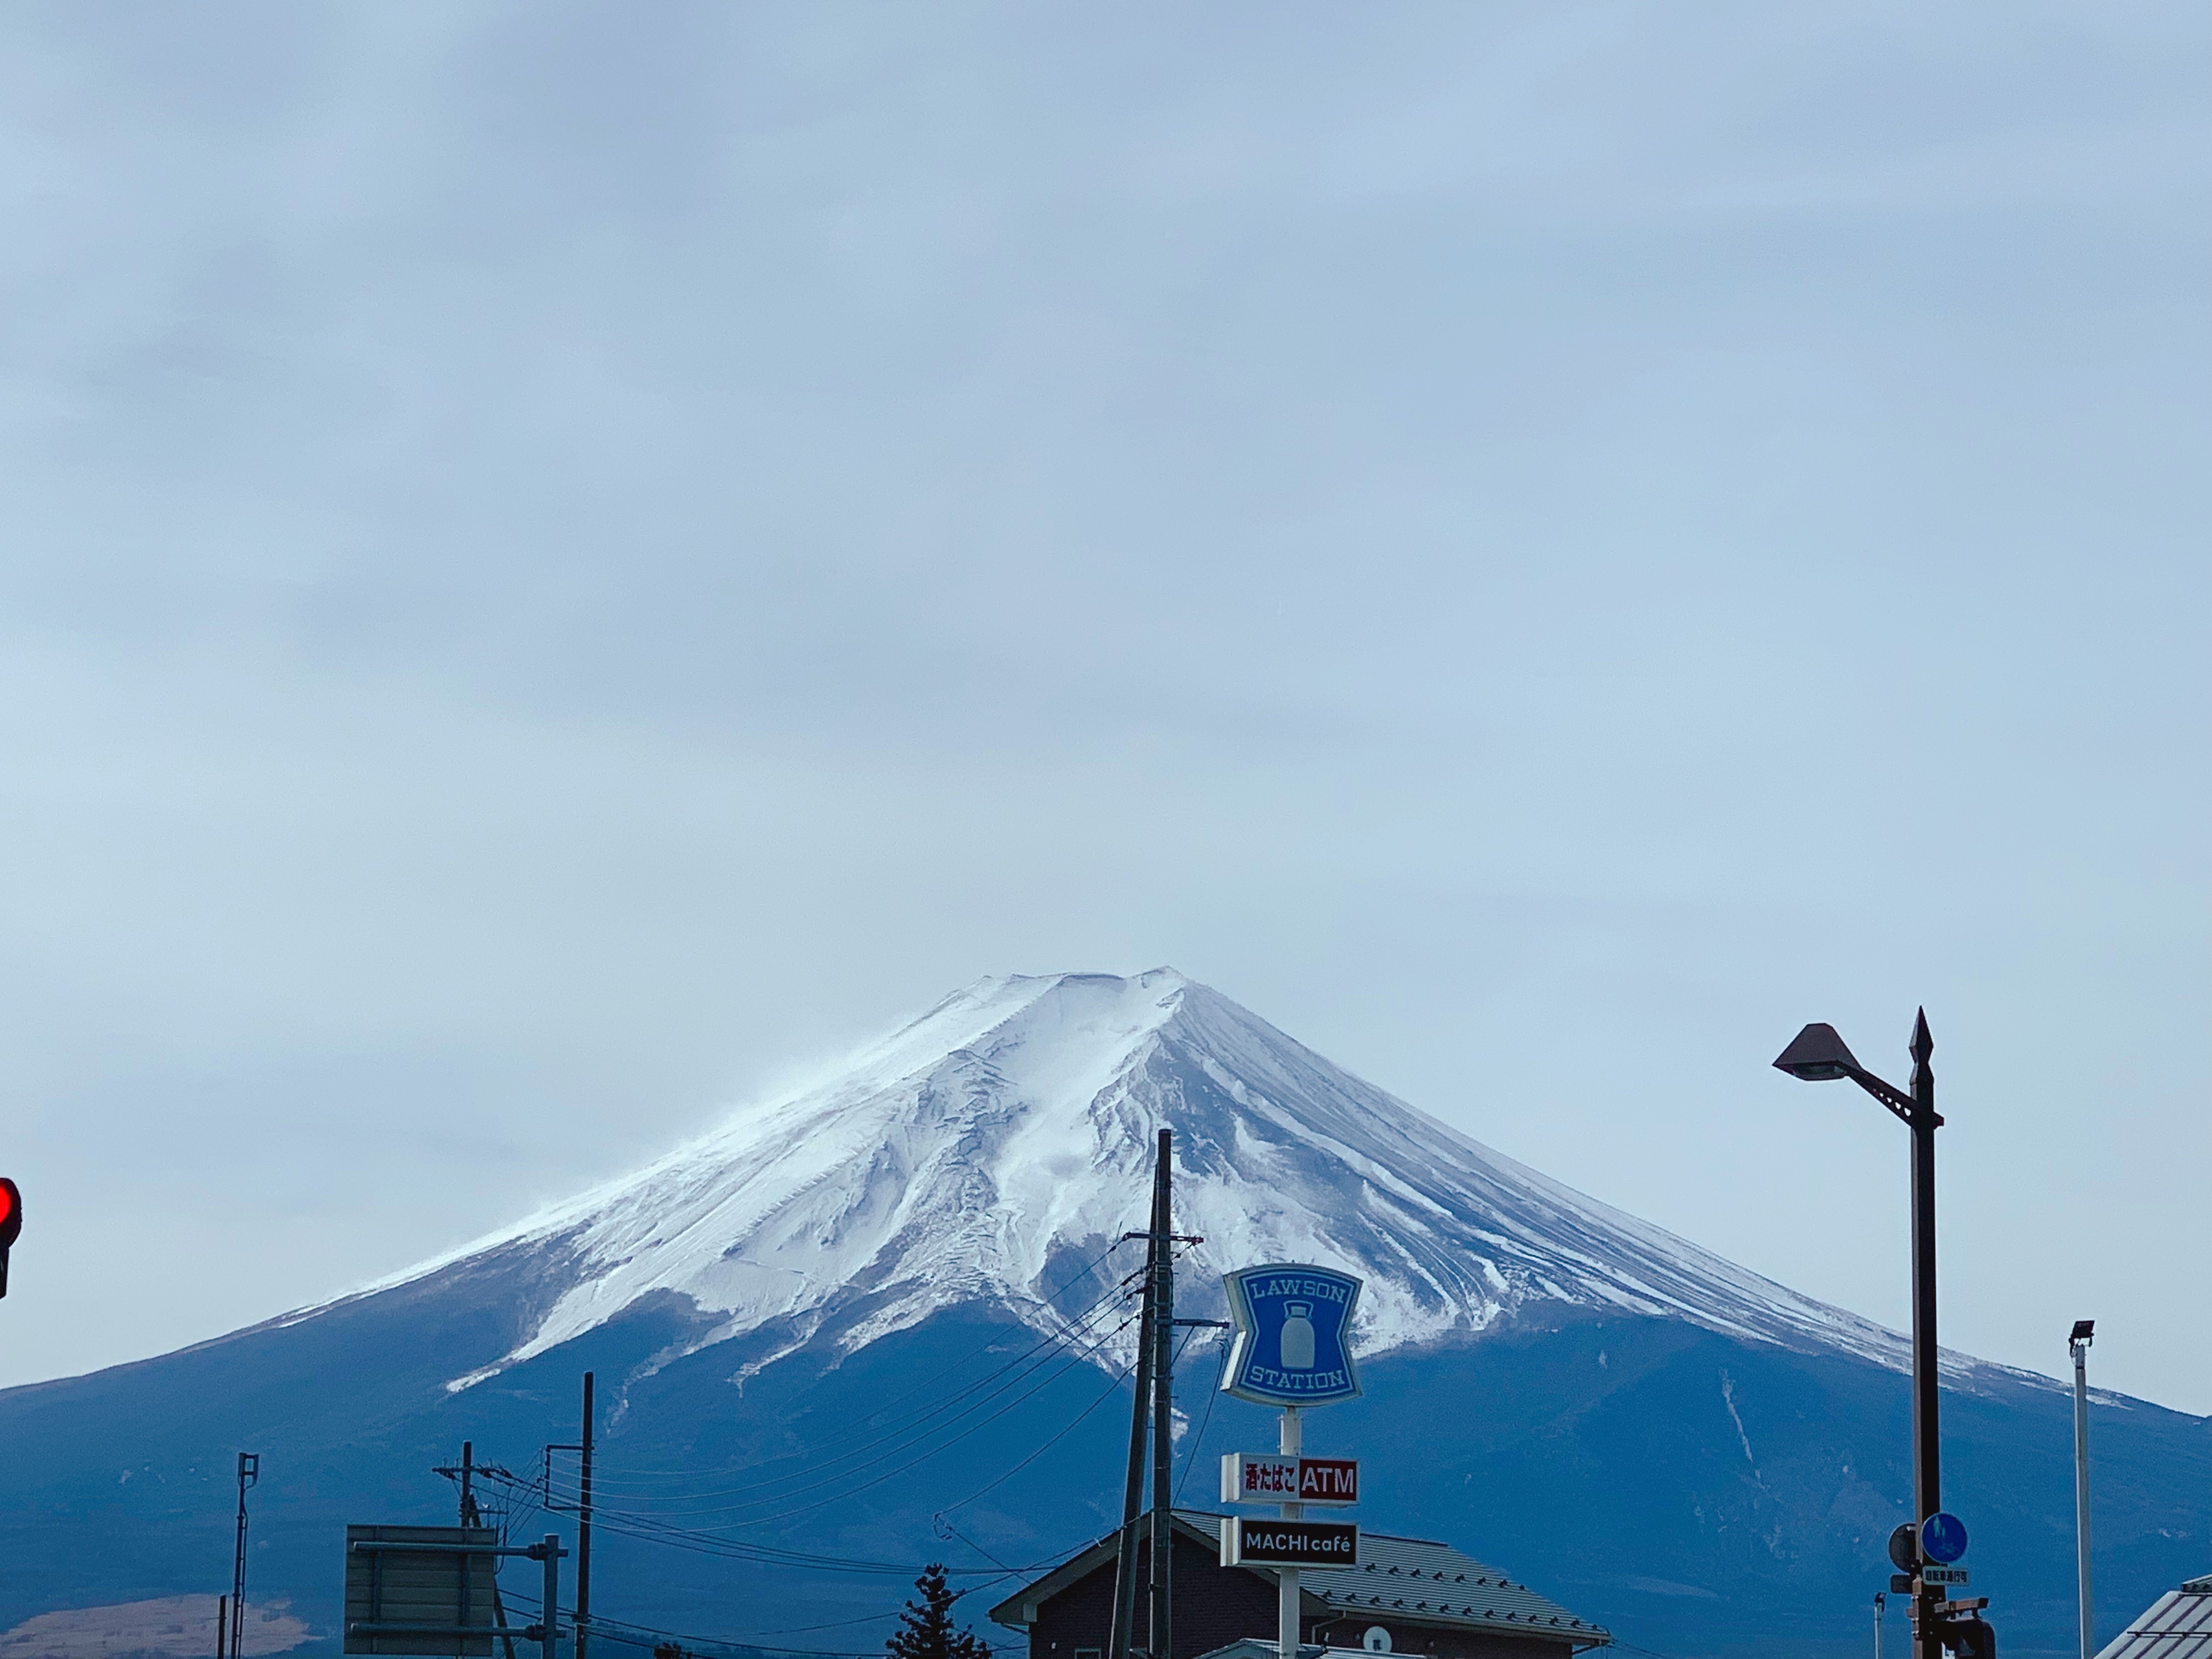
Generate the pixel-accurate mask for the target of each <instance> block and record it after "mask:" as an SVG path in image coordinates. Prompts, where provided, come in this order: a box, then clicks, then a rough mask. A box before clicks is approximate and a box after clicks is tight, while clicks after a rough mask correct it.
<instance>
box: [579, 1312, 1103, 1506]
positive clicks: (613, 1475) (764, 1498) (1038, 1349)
mask: <svg viewBox="0 0 2212 1659" xmlns="http://www.w3.org/2000/svg"><path fill="white" fill-rule="evenodd" d="M1132 1277H1134V1275H1132ZM1119 1289H1120V1287H1118V1286H1113V1287H1109V1288H1108V1289H1107V1290H1106V1291H1104V1292H1103V1293H1102V1294H1101V1295H1100V1296H1099V1297H1097V1299H1096V1300H1094V1301H1093V1302H1092V1303H1091V1304H1090V1305H1089V1306H1088V1307H1085V1309H1083V1310H1081V1311H1080V1312H1079V1313H1077V1314H1074V1315H1073V1316H1068V1323H1067V1327H1066V1329H1064V1330H1060V1331H1048V1332H1046V1333H1044V1334H1042V1336H1041V1337H1040V1338H1039V1339H1038V1340H1037V1341H1036V1342H1035V1343H1034V1344H1033V1345H1031V1346H1030V1347H1029V1348H1028V1349H1026V1350H1025V1351H1024V1352H1022V1353H1019V1354H1018V1355H1016V1356H1015V1357H1014V1358H1012V1359H1010V1360H1008V1361H1007V1362H1006V1364H1003V1365H1001V1366H1000V1367H999V1369H998V1370H995V1371H993V1372H991V1373H990V1374H989V1375H987V1376H983V1377H981V1378H979V1379H978V1380H977V1381H976V1382H975V1383H971V1384H969V1387H968V1388H967V1389H964V1390H963V1391H962V1392H961V1393H960V1394H956V1395H952V1396H951V1397H950V1398H949V1399H946V1400H943V1401H938V1402H937V1403H935V1404H934V1405H932V1406H928V1407H924V1408H922V1409H921V1411H919V1412H912V1413H908V1414H907V1416H906V1418H905V1419H902V1420H901V1421H899V1422H898V1423H897V1424H896V1425H894V1426H892V1427H890V1428H889V1429H886V1430H885V1431H884V1433H882V1434H879V1435H878V1436H877V1437H875V1438H874V1439H872V1440H867V1441H864V1442H862V1443H860V1444H859V1445H857V1446H854V1447H850V1448H848V1449H846V1450H844V1451H842V1452H840V1453H838V1454H837V1455H836V1456H835V1457H833V1458H830V1459H829V1460H828V1461H827V1462H823V1463H817V1464H816V1465H813V1466H812V1467H811V1468H804V1469H798V1470H794V1471H793V1472H792V1473H791V1474H784V1475H775V1476H769V1477H765V1478H763V1479H761V1480H755V1481H751V1482H748V1483H747V1484H746V1485H744V1486H727V1487H723V1488H720V1489H719V1490H717V1491H712V1492H678V1493H671V1494H669V1495H667V1496H665V1497H659V1496H655V1495H653V1494H651V1493H645V1494H638V1493H635V1492H633V1493H630V1494H628V1495H626V1500H625V1501H627V1502H629V1503H632V1504H656V1505H658V1506H659V1507H661V1508H665V1509H671V1510H682V1511H683V1512H685V1513H690V1514H695V1515H712V1514H728V1513H736V1512H738V1511H741V1510H747V1509H757V1508H759V1507H760V1506H761V1505H763V1504H769V1503H775V1502H778V1501H781V1500H780V1499H779V1498H776V1497H775V1496H774V1495H773V1489H774V1488H775V1487H777V1486H789V1485H792V1484H793V1483H794V1482H801V1481H804V1482H808V1483H809V1484H808V1486H803V1487H802V1488H801V1490H802V1491H805V1490H811V1489H812V1488H813V1487H814V1486H819V1485H820V1484H821V1482H822V1480H823V1479H825V1478H827V1479H838V1478H842V1477H838V1476H829V1475H827V1474H825V1472H826V1471H827V1470H829V1469H832V1468H835V1467H836V1465H837V1464H839V1463H843V1462H850V1461H851V1460H852V1459H853V1458H855V1457H858V1456H859V1455H860V1454H861V1453H863V1452H866V1451H871V1450H873V1449H876V1448H877V1447H878V1446H882V1445H884V1444H886V1443H890V1442H891V1441H894V1440H897V1439H899V1438H900V1437H901V1436H902V1435H905V1436H910V1437H909V1438H908V1439H907V1441H906V1442H905V1445H913V1444H915V1443H918V1442H919V1440H920V1439H921V1438H924V1437H927V1434H928V1433H929V1432H932V1431H930V1430H928V1429H927V1428H926V1427H925V1426H924V1425H927V1424H928V1423H929V1422H930V1420H931V1419H933V1418H937V1417H941V1416H943V1415H944V1414H945V1413H946V1412H948V1411H951V1410H952V1409H953V1407H957V1406H958V1405H959V1404H960V1402H961V1401H962V1400H963V1398H964V1397H966V1396H967V1395H973V1394H974V1393H975V1390H976V1389H987V1390H988V1392H987V1394H986V1395H984V1398H986V1399H988V1398H990V1397H991V1396H992V1395H996V1394H998V1393H1001V1392H1003V1391H1004V1390H1005V1389H1006V1388H1011V1387H1013V1386H1016V1385H1018V1383H1020V1382H1021V1381H1022V1380H1023V1376H1022V1375H1021V1374H1020V1373H1021V1372H1022V1371H1023V1368H1024V1367H1029V1366H1030V1361H1031V1360H1033V1359H1036V1357H1037V1356H1038V1355H1040V1354H1047V1353H1048V1350H1051V1349H1053V1348H1054V1347H1057V1346H1065V1345H1066V1344H1068V1343H1069V1342H1071V1341H1073V1340H1079V1338H1081V1337H1082V1335H1083V1334H1084V1332H1085V1327H1086V1326H1087V1324H1088V1323H1089V1322H1091V1320H1092V1319H1093V1318H1095V1317H1097V1316H1098V1315H1099V1313H1100V1311H1101V1310H1102V1309H1103V1308H1104V1306H1105V1304H1107V1303H1108V1302H1109V1300H1111V1299H1112V1298H1113V1297H1115V1294H1116V1292H1117V1291H1118V1290H1119ZM1123 1324H1124V1325H1126V1324H1127V1321H1126V1320H1125V1321H1124V1322H1123ZM1118 1329H1119V1327H1117V1328H1116V1330H1117V1331H1118ZM1113 1334H1115V1333H1114V1332H1109V1333H1108V1336H1109V1337H1110V1336H1111V1335H1113ZM1093 1346H1096V1345H1095V1344H1094V1345H1093ZM1049 1363H1050V1358H1049V1357H1048V1358H1045V1359H1043V1360H1040V1361H1038V1364H1039V1365H1042V1364H1049ZM1030 1369H1031V1370H1034V1369H1035V1367H1030ZM994 1384H995V1385H997V1386H995V1387H994V1386H993V1385H994ZM965 1414H966V1413H964V1412H963V1413H958V1416H964V1415H965ZM953 1420H955V1421H957V1420H958V1417H957V1416H956V1417H955V1419H953ZM915 1430H921V1434H919V1435H912V1434H911V1431H915ZM903 1449H905V1448H904V1446H900V1447H897V1448H894V1449H893V1450H892V1451H891V1452H890V1453H887V1454H885V1455H892V1456H895V1455H897V1453H898V1452H899V1451H900V1450H903ZM880 1461H881V1460H880V1459H871V1460H870V1461H869V1462H866V1463H862V1464H860V1465H858V1466H856V1468H868V1467H870V1466H871V1465H872V1463H873V1462H880ZM854 1472H856V1471H855V1470H848V1471H846V1473H848V1474H851V1473H854ZM633 1473H634V1472H633ZM720 1473H722V1474H725V1475H726V1474H727V1473H729V1472H727V1471H723V1472H720ZM592 1484H593V1487H594V1490H595V1491H597V1490H598V1489H599V1488H600V1487H603V1486H622V1485H626V1484H628V1485H635V1480H627V1481H626V1480H624V1475H623V1471H621V1470H620V1469H619V1468H617V1469H616V1470H614V1471H611V1472H609V1473H608V1474H605V1475H603V1474H602V1473H601V1471H600V1470H599V1468H596V1467H595V1468H594V1469H593V1470H592ZM739 1492H751V1493H755V1494H759V1495H757V1496H755V1497H753V1498H750V1500H749V1501H747V1502H744V1503H738V1504H726V1505H723V1506H721V1507H720V1508H714V1507H711V1506H710V1507H702V1504H705V1500H707V1499H710V1498H723V1497H730V1496H733V1495H735V1494H737V1493H739ZM797 1495H798V1494H796V1493H787V1494H784V1497H786V1498H788V1497H793V1496H797Z"/></svg>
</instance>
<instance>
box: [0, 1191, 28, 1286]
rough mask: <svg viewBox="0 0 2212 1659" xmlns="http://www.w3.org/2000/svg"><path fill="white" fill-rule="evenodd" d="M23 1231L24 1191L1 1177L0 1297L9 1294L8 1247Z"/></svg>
mask: <svg viewBox="0 0 2212 1659" xmlns="http://www.w3.org/2000/svg"><path fill="white" fill-rule="evenodd" d="M22 1231H23V1189H22V1188H21V1187H18V1186H17V1185H16V1184H15V1182H12V1181H10V1180H9V1179H8V1177H7V1176H0V1296H5V1295H7V1294H8V1247H9V1245H10V1244H13V1243H15V1240H16V1238H17V1237H18V1236H19V1235H20V1234H21V1232H22Z"/></svg>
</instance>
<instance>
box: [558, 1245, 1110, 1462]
mask: <svg viewBox="0 0 2212 1659" xmlns="http://www.w3.org/2000/svg"><path fill="white" fill-rule="evenodd" d="M1123 1243H1127V1240H1124V1239H1117V1240H1116V1241H1115V1243H1112V1244H1109V1245H1108V1246H1107V1247H1106V1249H1104V1250H1103V1251H1102V1252H1100V1253H1099V1254H1098V1255H1096V1256H1094V1257H1092V1258H1091V1261H1088V1262H1086V1263H1085V1264H1084V1266H1083V1267H1081V1268H1080V1269H1079V1271H1078V1272H1077V1273H1074V1274H1073V1276H1072V1277H1071V1278H1069V1279H1068V1280H1067V1282H1066V1284H1064V1285H1061V1286H1060V1288H1059V1289H1058V1290H1056V1291H1053V1292H1052V1293H1051V1294H1050V1295H1048V1296H1047V1297H1043V1298H1042V1304H1041V1305H1042V1306H1044V1307H1047V1308H1049V1307H1050V1306H1051V1305H1052V1304H1053V1303H1054V1302H1056V1301H1058V1300H1059V1299H1060V1297H1063V1296H1065V1295H1066V1294H1067V1292H1068V1291H1071V1290H1073V1289H1074V1288H1075V1287H1076V1286H1077V1285H1081V1284H1083V1283H1084V1282H1085V1281H1086V1280H1087V1279H1089V1278H1090V1277H1091V1274H1092V1273H1095V1272H1096V1271H1097V1269H1098V1267H1099V1266H1100V1265H1101V1264H1102V1263H1103V1262H1104V1261H1106V1259H1107V1258H1108V1257H1109V1256H1110V1255H1113V1254H1114V1252H1115V1250H1117V1249H1120V1248H1121V1245H1122V1244H1123ZM1141 1271H1142V1270H1141V1269H1140V1270H1139V1272H1141ZM1129 1277H1130V1278H1134V1277H1136V1275H1135V1274H1131V1275H1130V1276H1129ZM1127 1283H1128V1280H1127V1279H1123V1280H1121V1281H1120V1282H1119V1283H1117V1284H1109V1285H1108V1286H1107V1287H1106V1289H1105V1290H1104V1291H1101V1292H1100V1293H1099V1294H1098V1295H1097V1297H1094V1298H1093V1299H1092V1300H1091V1302H1090V1303H1089V1304H1087V1305H1086V1306H1085V1307H1084V1308H1083V1309H1081V1310H1079V1311H1078V1312H1076V1313H1073V1314H1063V1315H1061V1317H1062V1318H1063V1319H1065V1320H1066V1321H1067V1322H1069V1324H1070V1325H1071V1326H1079V1325H1080V1324H1081V1323H1082V1322H1084V1321H1085V1320H1086V1319H1087V1318H1089V1317H1090V1316H1091V1314H1092V1313H1094V1312H1095V1311H1096V1310H1097V1309H1098V1308H1099V1306H1100V1305H1101V1304H1103V1303H1105V1302H1106V1301H1108V1300H1109V1299H1110V1298H1111V1297H1113V1296H1114V1295H1115V1292H1116V1291H1118V1290H1121V1289H1122V1288H1124V1287H1125V1286H1126V1285H1127ZM998 1340H1000V1339H999V1336H998V1334H993V1335H991V1336H989V1337H987V1338H986V1339H985V1340H984V1341H983V1342H982V1344H981V1346H978V1347H975V1348H973V1349H970V1350H969V1352H966V1353H964V1354H963V1355H962V1356H961V1357H960V1358H957V1359H956V1360H954V1361H953V1362H952V1363H951V1364H950V1365H947V1366H945V1367H944V1368H943V1369H942V1370H939V1371H936V1372H934V1373H933V1374H932V1375H931V1376H927V1377H925V1378H923V1379H922V1381H921V1382H920V1383H915V1385H914V1387H912V1388H910V1389H907V1390H906V1391H905V1392H904V1393H903V1394H899V1395H893V1396H892V1397H891V1398H890V1399H889V1400H887V1401H884V1402H883V1403H882V1404H881V1405H879V1406H878V1407H876V1408H875V1409H874V1410H873V1411H872V1412H870V1413H868V1414H867V1416H866V1417H865V1418H863V1419H860V1420H861V1421H862V1422H863V1423H864V1424H866V1423H873V1422H875V1421H877V1420H878V1419H881V1418H882V1416H883V1414H884V1413H885V1412H887V1411H889V1410H890V1409H891V1407H894V1406H897V1405H901V1404H902V1403H903V1402H905V1401H908V1400H911V1399H912V1398H913V1397H914V1396H915V1395H917V1394H920V1393H921V1392H922V1391H923V1390H924V1389H928V1388H930V1387H932V1386H933V1385H934V1384H936V1383H939V1382H941V1381H943V1380H944V1379H945V1377H947V1376H951V1374H952V1373H953V1372H955V1371H957V1370H959V1369H960V1368H961V1367H962V1366H963V1365H965V1364H969V1363H971V1362H972V1361H974V1360H975V1358H977V1357H978V1356H979V1355H981V1354H984V1353H987V1352H990V1350H991V1348H992V1346H994V1344H995V1343H996V1342H997V1341H998ZM1048 1340H1049V1337H1048ZM1030 1352H1035V1350H1034V1349H1032V1350H1031V1351H1030ZM1018 1363H1020V1362H1019V1358H1016V1359H1015V1360H1012V1361H1009V1362H1008V1365H1012V1364H1018ZM1006 1369H1007V1366H1001V1367H1000V1371H1003V1370H1006ZM997 1375H999V1372H993V1373H991V1376H986V1377H984V1378H983V1379H981V1381H983V1382H988V1381H990V1380H991V1377H992V1376H997ZM922 1414H923V1415H925V1416H926V1415H927V1414H928V1411H927V1409H925V1411H924V1413H922ZM890 1432H893V1433H896V1432H897V1430H896V1428H895V1429H893V1430H892V1431H890ZM731 1473H732V1471H730V1470H726V1469H715V1470H701V1469H667V1470H661V1469H647V1468H627V1469H625V1468H619V1467H617V1468H615V1469H612V1470H608V1471H605V1472H604V1473H602V1472H601V1471H600V1470H599V1469H596V1468H595V1469H594V1470H593V1472H592V1480H593V1482H594V1484H598V1483H600V1482H602V1481H604V1482H605V1483H608V1484H611V1485H615V1486H640V1485H654V1486H658V1485H660V1484H663V1483H665V1482H669V1481H675V1482H678V1483H680V1482H682V1481H684V1480H714V1479H719V1478H726V1476H727V1475H728V1474H731ZM727 1490H728V1491H730V1492H742V1491H745V1490H748V1488H746V1487H741V1486H738V1487H730V1488H728V1489H727ZM722 1495H724V1494H723V1493H721V1492H692V1493H690V1494H688V1496H690V1497H692V1498H712V1497H720V1496H722Z"/></svg>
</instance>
